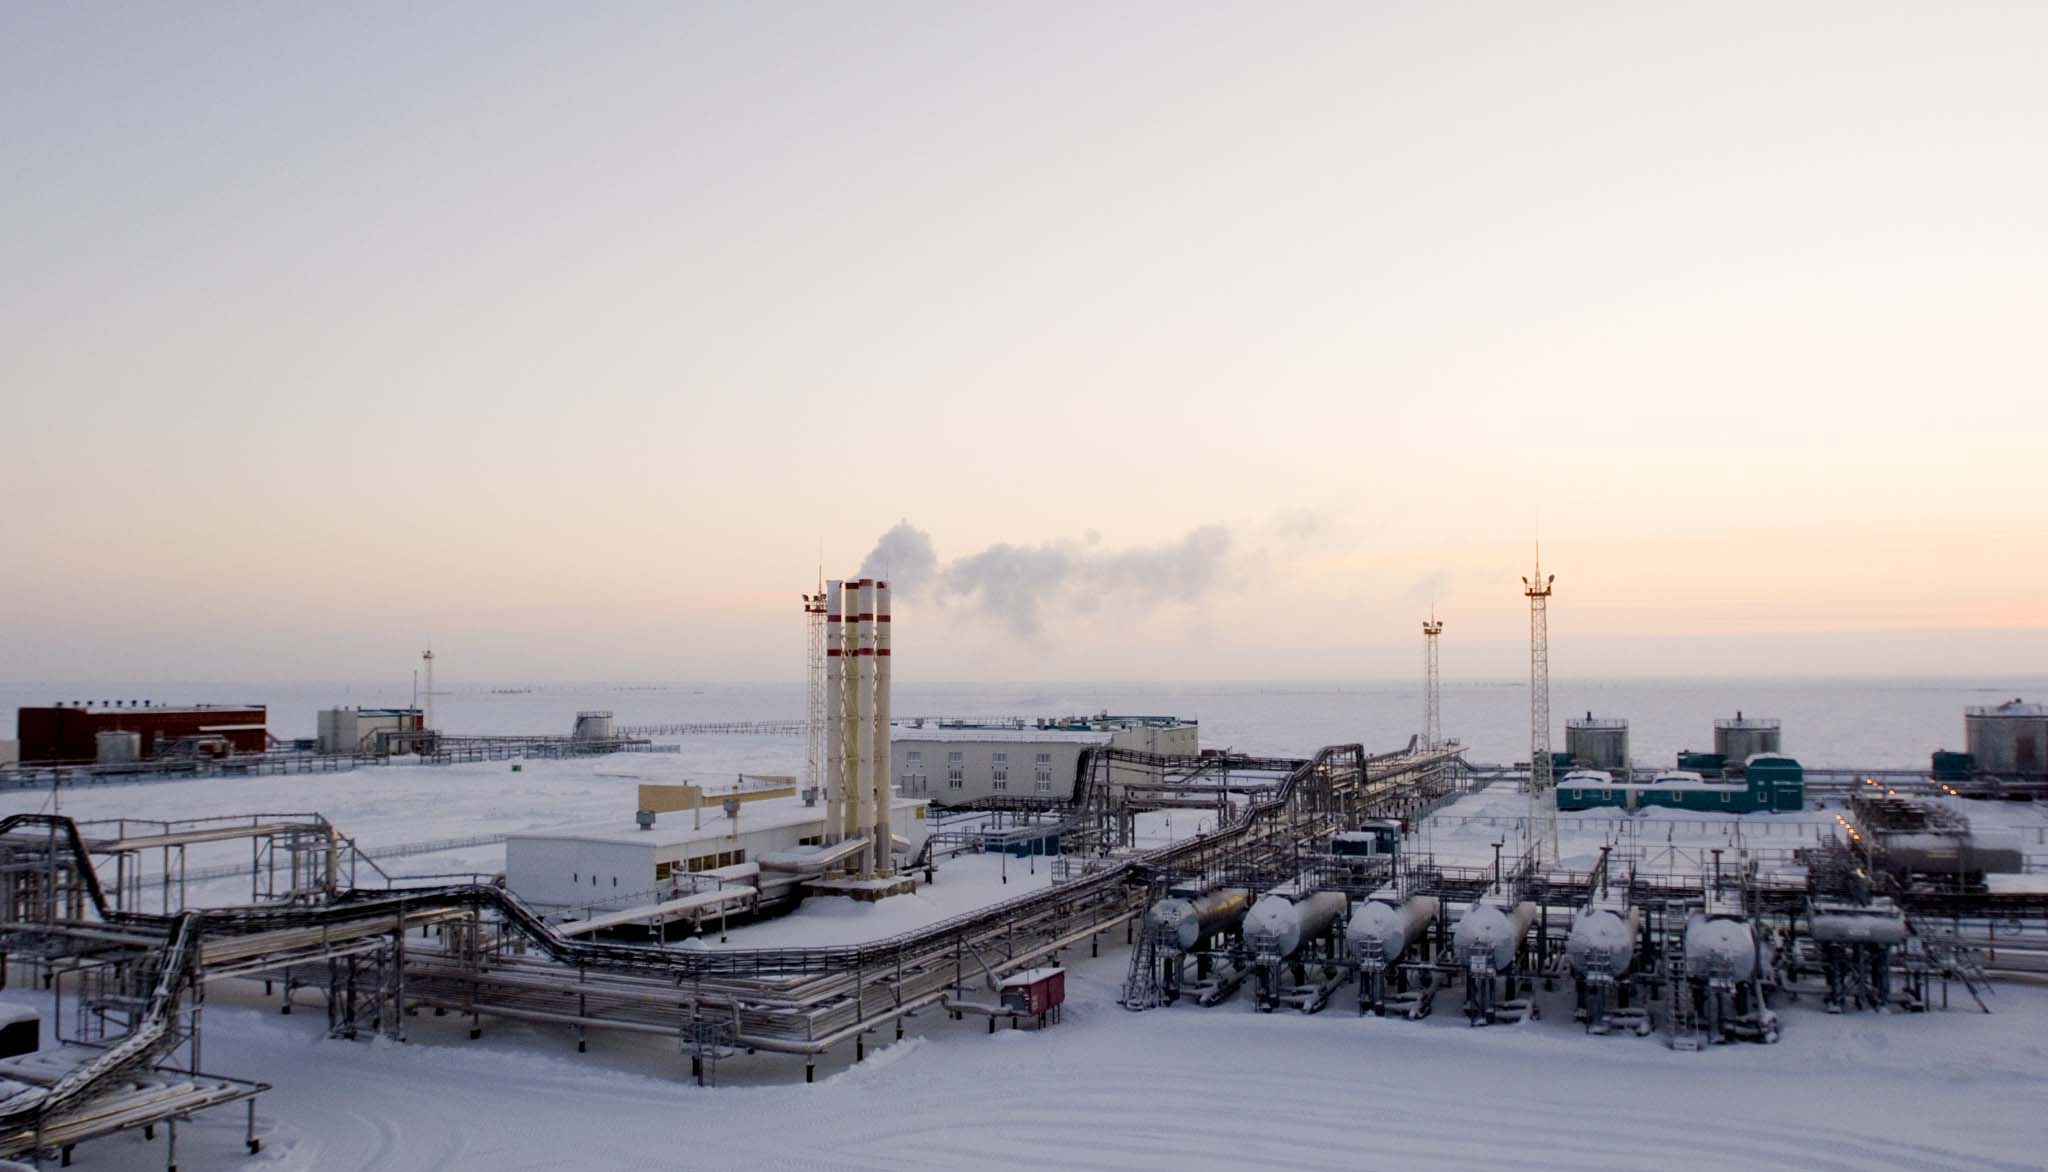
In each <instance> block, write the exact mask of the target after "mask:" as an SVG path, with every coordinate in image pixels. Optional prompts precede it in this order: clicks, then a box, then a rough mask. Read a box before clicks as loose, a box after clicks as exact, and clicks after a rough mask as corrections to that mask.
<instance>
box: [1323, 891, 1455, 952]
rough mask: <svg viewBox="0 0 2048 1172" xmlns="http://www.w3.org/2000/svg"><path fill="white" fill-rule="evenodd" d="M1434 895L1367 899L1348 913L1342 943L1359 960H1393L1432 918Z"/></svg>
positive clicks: (1435, 906)
mask: <svg viewBox="0 0 2048 1172" xmlns="http://www.w3.org/2000/svg"><path fill="white" fill-rule="evenodd" d="M1438 906H1439V905H1438V903H1437V898H1436V896H1434V895H1417V896H1411V897H1410V898H1408V899H1405V900H1400V901H1398V902H1397V901H1395V900H1393V899H1369V900H1367V901H1365V902H1364V903H1362V904H1359V905H1358V908H1357V910H1355V911H1353V912H1352V913H1351V923H1350V924H1348V925H1346V926H1345V928H1344V946H1345V948H1346V949H1347V950H1348V951H1349V952H1350V954H1351V959H1353V960H1355V961H1358V962H1359V963H1361V964H1382V965H1386V964H1394V963H1395V962H1397V961H1399V960H1400V959H1401V956H1402V954H1403V953H1405V952H1407V951H1408V949H1409V947H1410V946H1412V945H1413V944H1414V943H1415V942H1416V941H1417V940H1420V939H1422V934H1423V933H1424V932H1426V931H1428V930H1429V924H1430V921H1431V920H1434V919H1436V913H1437V908H1438Z"/></svg>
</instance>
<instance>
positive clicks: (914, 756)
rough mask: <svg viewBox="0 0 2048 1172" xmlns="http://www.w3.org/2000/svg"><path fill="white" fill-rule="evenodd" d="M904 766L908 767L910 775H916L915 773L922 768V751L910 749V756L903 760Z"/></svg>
mask: <svg viewBox="0 0 2048 1172" xmlns="http://www.w3.org/2000/svg"><path fill="white" fill-rule="evenodd" d="M904 764H905V765H907V766H908V767H909V768H910V771H911V772H912V773H916V772H917V771H918V770H920V769H923V768H924V751H923V750H922V749H912V750H910V754H909V756H908V757H907V758H906V759H905V760H904Z"/></svg>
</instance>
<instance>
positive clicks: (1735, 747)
mask: <svg viewBox="0 0 2048 1172" xmlns="http://www.w3.org/2000/svg"><path fill="white" fill-rule="evenodd" d="M1781 734H1782V730H1781V729H1780V728H1779V726H1778V722H1777V721H1776V720H1773V719H1771V718H1769V717H1763V716H1744V715H1743V714H1742V713H1740V712H1737V713H1736V714H1735V719H1733V720H1717V721H1715V722H1714V752H1716V753H1719V754H1720V755H1721V756H1722V758H1724V759H1725V760H1727V761H1728V762H1729V764H1730V765H1731V766H1733V765H1735V764H1736V763H1739V762H1743V761H1747V760H1749V759H1750V758H1751V757H1753V756H1755V755H1756V754H1758V753H1777V752H1781V751H1782V747H1783V741H1784V738H1783V736H1782V735H1781Z"/></svg>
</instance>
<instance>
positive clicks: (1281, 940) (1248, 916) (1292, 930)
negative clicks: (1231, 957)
mask: <svg viewBox="0 0 2048 1172" xmlns="http://www.w3.org/2000/svg"><path fill="white" fill-rule="evenodd" d="M1345 902H1346V901H1345V899H1344V893H1343V892H1341V891H1318V892H1316V893H1315V894H1313V895H1306V896H1302V897H1301V898H1299V899H1289V898H1288V897H1287V896H1285V895H1281V894H1278V893H1268V894H1266V895H1262V896H1260V897H1259V902H1257V903H1255V904H1253V905H1252V910H1251V911H1249V912H1246V913H1245V917H1244V937H1245V940H1246V941H1247V942H1248V943H1251V944H1252V945H1253V947H1255V948H1257V949H1258V950H1259V951H1260V952H1264V953H1271V954H1272V955H1275V956H1278V957H1279V958H1280V959H1282V960H1285V959H1287V958H1288V957H1290V956H1293V955H1294V954H1295V953H1297V952H1299V951H1301V946H1302V945H1304V944H1306V943H1308V942H1309V941H1311V940H1314V939H1315V938H1316V937H1318V936H1321V935H1322V934H1323V933H1325V932H1328V931H1329V930H1330V925H1332V924H1334V923H1336V922H1337V919H1338V917H1340V916H1342V915H1343V914H1344V905H1345Z"/></svg>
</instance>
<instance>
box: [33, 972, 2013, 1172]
mask: <svg viewBox="0 0 2048 1172" xmlns="http://www.w3.org/2000/svg"><path fill="white" fill-rule="evenodd" d="M1123 960H1124V958H1123V953H1122V950H1121V949H1118V950H1116V951H1115V952H1113V953H1111V954H1109V955H1105V956H1104V957H1103V958H1102V959H1101V960H1098V961H1089V960H1087V959H1085V953H1083V954H1082V959H1080V960H1078V961H1071V962H1070V967H1069V969H1068V977H1067V987H1068V997H1069V1001H1068V1006H1067V1012H1066V1019H1065V1022H1064V1024H1061V1025H1059V1026H1055V1027H1053V1028H1050V1029H1047V1030H1045V1031H1042V1032H1034V1031H1015V1032H1012V1031H1009V1030H1007V1029H1004V1030H1001V1031H1000V1032H998V1033H997V1034H995V1035H994V1036H993V1037H991V1036H989V1035H987V1034H986V1033H984V1032H983V1031H984V1030H985V1028H986V1026H985V1023H984V1022H983V1021H982V1020H980V1019H977V1018H970V1019H968V1020H967V1021H965V1022H962V1023H951V1022H947V1021H945V1020H944V1018H943V1017H942V1016H940V1015H936V1014H928V1015H926V1016H924V1017H922V1018H920V1019H918V1021H917V1022H916V1023H915V1024H914V1026H913V1036H912V1037H911V1038H910V1039H908V1040H907V1041H905V1042H903V1043H898V1044H895V1045H891V1046H888V1047H886V1048H882V1049H878V1050H871V1051H870V1053H869V1058H868V1060H867V1061H866V1062H865V1063H862V1064H861V1065H859V1066H853V1067H848V1066H846V1065H845V1064H846V1060H847V1059H849V1058H850V1057H851V1055H850V1054H841V1055H835V1056H834V1066H833V1067H829V1068H828V1069H834V1073H832V1074H831V1075H830V1076H829V1077H828V1076H824V1075H822V1074H821V1079H820V1082H819V1083H818V1085H815V1086H805V1085H803V1084H802V1082H801V1073H800V1066H799V1065H797V1064H795V1063H793V1062H792V1061H790V1060H787V1059H779V1058H775V1057H771V1056H766V1055H762V1056H758V1057H752V1058H745V1057H742V1058H738V1059H734V1060H730V1061H728V1062H726V1063H724V1064H722V1065H721V1066H720V1067H719V1068H718V1074H719V1077H720V1079H721V1081H723V1082H726V1083H728V1084H736V1083H742V1082H745V1083H755V1084H763V1083H765V1084H767V1085H724V1086H719V1087H713V1088H699V1087H697V1086H696V1085H695V1084H694V1083H691V1082H690V1081H689V1080H688V1079H687V1077H686V1076H687V1073H688V1063H687V1061H686V1060H684V1059H681V1058H679V1057H677V1056H676V1054H675V1053H674V1050H673V1048H672V1047H670V1046H668V1045H666V1044H664V1043H662V1042H660V1041H659V1040H656V1039H647V1038H636V1037H619V1036H613V1035H603V1034H599V1035H594V1036H593V1040H592V1042H591V1048H590V1052H589V1053H588V1054H577V1053H575V1052H574V1045H573V1043H572V1042H571V1041H570V1039H569V1036H568V1034H567V1032H566V1031H564V1030H552V1029H535V1028H528V1027H521V1026H514V1025H510V1024H500V1023H495V1022H486V1027H485V1037H484V1038H483V1040H481V1041H476V1042H471V1041H468V1040H466V1037H465V1033H464V1029H463V1023H461V1022H460V1021H459V1020H458V1019H455V1018H443V1019H438V1020H437V1019H435V1018H432V1017H430V1016H426V1015H422V1016H420V1017H418V1018H415V1019H413V1020H412V1021H411V1023H410V1027H411V1030H412V1040H411V1041H410V1042H408V1043H407V1044H406V1045H403V1046H399V1045H391V1044H386V1043H362V1042H341V1041H326V1040H323V1039H322V1037H321V1034H322V1033H323V1032H324V1031H323V1029H322V1026H323V1025H324V1018H323V1016H322V1015H321V1014H320V1013H319V1012H318V1011H317V1009H306V1010H301V1011H300V1012H299V1013H297V1014H294V1015H293V1016H290V1017H283V1016H279V1015H278V1014H277V1012H276V1011H275V1009H274V1008H271V1007H266V1006H256V1005H253V1004H251V1003H249V1002H248V1001H247V999H246V998H238V997H234V996H231V995H226V994H225V992H222V993H220V994H215V995H210V996H209V1001H208V1007H207V1015H206V1030H207V1039H206V1054H207V1065H208V1066H211V1067H214V1068H216V1069H219V1070H223V1071H232V1072H234V1073H236V1074H239V1075H245V1076H249V1077H255V1078H261V1079H263V1080H265V1081H268V1082H272V1083H274V1084H276V1089H275V1090H273V1091H271V1092H270V1093H269V1094H267V1095H265V1096H264V1097H263V1098H262V1099H261V1100H260V1101H259V1105H260V1108H261V1109H260V1112H259V1116H258V1127H259V1130H261V1131H263V1132H264V1133H265V1134H266V1135H267V1137H268V1148H267V1150H266V1151H265V1152H264V1153H263V1154H262V1155H261V1156H258V1157H254V1158H248V1157H244V1156H243V1155H241V1149H240V1146H239V1140H240V1136H241V1132H240V1126H241V1125H240V1121H239V1114H238V1113H236V1112H222V1113H218V1114H216V1115H212V1116H201V1117H200V1118H199V1119H198V1120H197V1121H195V1122H193V1123H190V1124H186V1125H183V1126H182V1127H181V1129H180V1133H179V1150H180V1157H181V1160H180V1163H181V1166H183V1167H186V1168H193V1169H218V1168H246V1169H250V1170H251V1172H254V1170H257V1169H264V1170H269V1172H300V1170H304V1172H313V1170H318V1172H350V1170H362V1172H369V1170H372V1169H376V1170H391V1172H398V1170H406V1172H411V1170H418V1172H428V1170H432V1169H489V1170H491V1172H513V1170H522V1169H532V1170H542V1169H548V1170H554V1169H593V1170H595V1169H621V1170H628V1169H630V1170H634V1172H638V1170H641V1169H648V1168H659V1169H726V1168H732V1169H788V1170H790V1172H812V1170H814V1169H819V1168H835V1169H836V1168H848V1169H874V1170H876V1172H881V1170H885V1169H887V1170H901V1169H932V1170H935V1172H937V1170H953V1169H968V1168H997V1169H1047V1168H1071V1169H1102V1170H1104V1172H1111V1170H1118V1169H1159V1170H1162V1172H1169V1170H1170V1172H1197V1170H1202V1169H1241V1168H1290V1169H1330V1170H1333V1172H1335V1170H1356V1169H1389V1170H1409V1169H1414V1170H1420V1172H1430V1170H1435V1169H1445V1170H1453V1169H1455V1170H1459V1172H1466V1170H1470V1169H1483V1168H1488V1167H1497V1168H1512V1169H1557V1170H1559V1172H1567V1170H1583V1169H1616V1170H1621V1169H1627V1170H1631V1172H1634V1170H1641V1169H1666V1168H1674V1169H1675V1168H1686V1169H1691V1168H1700V1169H1730V1170H1744V1172H1747V1170H1751V1169H1759V1168H1769V1169H1776V1168H1788V1169H1790V1168H1796V1169H1823V1170H1838V1172H1866V1170H1882V1169H1923V1170H1930V1172H1931V1170H1935V1169H2010V1170H2014V1172H2017V1170H2019V1169H2038V1168H2040V1167H2041V1151H2040V1143H2041V1136H2042V1131H2041V1124H2040V1104H2041V1102H2042V1101H2043V1099H2042V1096H2043V1095H2044V1093H2048V1031H2044V1030H2043V1028H2042V1027H2043V1025H2044V1023H2048V992H2043V991H2041V990H2038V989H2033V988H2025V987H2019V986H2009V987H2005V988H2001V989H2000V991H1999V993H1998V1002H1999V1005H1998V1007H1999V1013H1998V1014H1997V1015H1995V1016H1990V1017H1986V1016H1984V1015H1981V1014H1976V1013H1974V1012H1972V1013H1962V1012H1949V1013H1938V1014H1926V1015H1919V1016H1890V1017H1878V1016H1874V1015H1868V1014H1857V1015H1845V1016H1841V1017H1828V1016H1825V1015H1823V1014H1821V1013H1819V1012H1818V1011H1811V1010H1799V1011H1797V1012H1794V1013H1793V1014H1791V1015H1790V1017H1789V1023H1788V1028H1787V1029H1786V1031H1785V1036H1784V1041H1783V1042H1781V1043H1780V1044H1778V1045H1776V1046H1741V1045H1738V1046H1725V1047H1719V1048H1716V1049H1713V1050H1710V1051H1707V1052H1705V1053H1698V1054H1686V1053H1676V1052H1673V1051H1670V1050H1666V1049H1664V1048H1663V1047H1662V1046H1661V1045H1660V1044H1658V1042H1657V1041H1656V1040H1655V1039H1654V1038H1649V1039H1644V1038H1632V1037H1620V1036H1614V1037H1604V1038H1596V1037H1588V1036H1586V1035H1585V1034H1584V1033H1583V1032H1582V1031H1581V1030H1580V1028H1579V1027H1577V1026H1575V1025H1573V1024H1571V1023H1570V1022H1569V1020H1568V1014H1558V1015H1555V1017H1554V1018H1546V1019H1545V1020H1543V1021H1537V1022H1525V1023H1522V1024H1520V1025H1515V1026H1495V1027H1491V1028H1487V1029H1469V1028H1467V1027H1466V1026H1465V1025H1464V1022H1463V1019H1462V1018H1461V1017H1459V1016H1458V1015H1457V1014H1456V1013H1454V1012H1452V1013H1439V1014H1438V1015H1437V1016H1435V1017H1432V1018H1430V1019H1427V1020H1425V1021H1421V1022H1408V1021H1400V1020H1393V1019H1387V1020H1382V1019H1378V1018H1359V1017H1357V1016H1356V1015H1354V1014H1353V1013H1352V1012H1350V1008H1351V1006H1350V1005H1349V1004H1348V1003H1347V1000H1346V996H1347V995H1346V994H1343V993H1340V994H1339V996H1338V999H1337V1001H1336V1002H1335V1003H1334V1004H1333V1005H1332V1007H1331V1008H1330V1009H1328V1010H1326V1011H1325V1012H1323V1013H1322V1014H1319V1015H1317V1016H1314V1017H1302V1016H1299V1015H1292V1014H1273V1015H1266V1014H1258V1013H1254V1012H1252V1010H1251V1009H1250V1007H1249V1004H1248V999H1242V998H1241V999H1240V1000H1237V1001H1233V1002H1229V1003H1226V1004H1224V1005H1222V1006H1218V1007H1216V1008H1214V1009H1206V1010H1205V1009H1200V1008H1196V1007H1192V1006H1185V1005H1183V1006H1176V1007H1174V1008H1171V1009H1163V1010H1155V1011H1152V1012H1148V1013H1143V1014H1133V1013H1128V1012H1126V1011H1124V1010H1123V1009H1121V1008H1119V1007H1117V1006H1116V1004H1115V988H1116V986H1117V983H1118V982H1119V981H1120V980H1121V978H1122V974H1123ZM5 997H6V998H8V999H9V1000H25V1001H27V1002H29V1003H31V1004H34V1003H37V1001H38V999H36V998H33V997H28V996H26V995H24V994H22V993H19V992H9V993H7V994H5ZM40 1004H42V1005H43V1006H44V1008H45V1009H47V1007H48V1002H47V1000H42V1001H41V1002H40ZM1558 1019H1563V1020H1558ZM792 1080H794V1081H792ZM162 1161H163V1145H162V1142H161V1139H160V1138H159V1140H158V1141H157V1142H156V1143H146V1142H144V1141H143V1140H142V1139H141V1137H140V1136H136V1135H129V1136H118V1137H114V1138H111V1139H107V1140H102V1141H99V1142H97V1143H94V1144H90V1145H87V1146H86V1147H82V1148H80V1149H79V1151H78V1162H77V1164H76V1166H77V1167H79V1168H82V1169H122V1170H135V1172H141V1170H144V1169H156V1168H161V1167H162Z"/></svg>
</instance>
